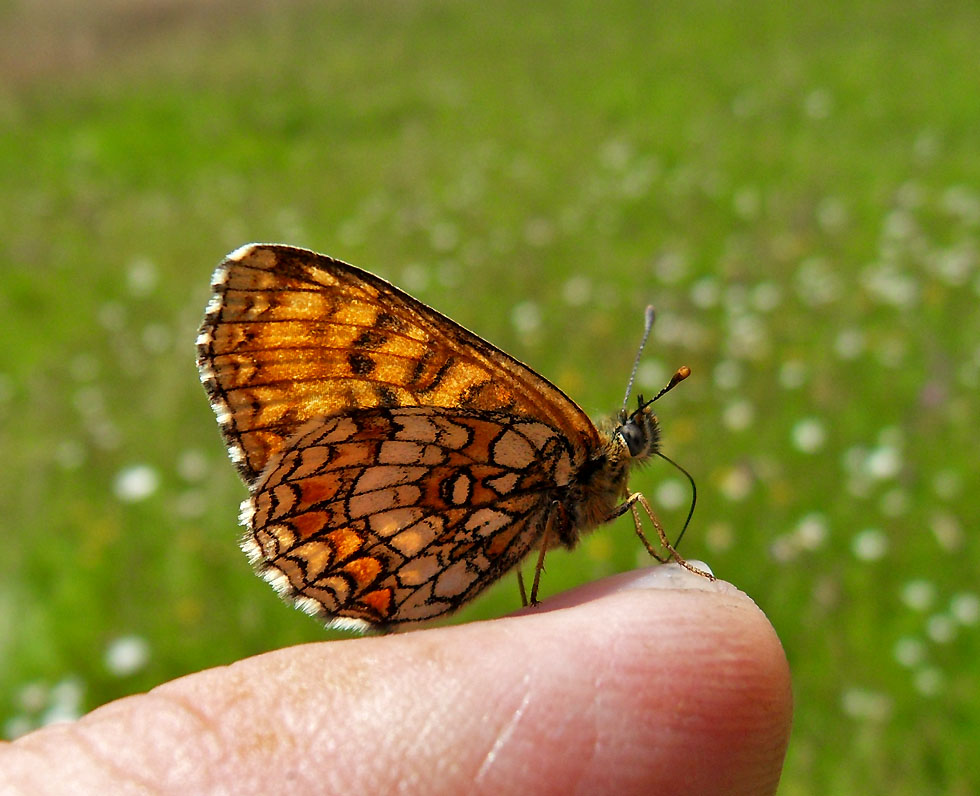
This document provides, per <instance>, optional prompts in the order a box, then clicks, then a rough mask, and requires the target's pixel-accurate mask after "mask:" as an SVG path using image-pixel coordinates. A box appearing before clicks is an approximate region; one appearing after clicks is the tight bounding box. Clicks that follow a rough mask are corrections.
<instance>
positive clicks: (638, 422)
mask: <svg viewBox="0 0 980 796" xmlns="http://www.w3.org/2000/svg"><path fill="white" fill-rule="evenodd" d="M638 397H639V401H638V403H637V407H636V411H635V412H633V413H632V414H630V415H628V414H627V413H626V412H625V411H624V412H620V414H619V423H618V425H617V426H616V435H618V436H619V437H621V438H622V440H623V442H624V443H625V444H626V448H627V450H629V453H630V458H631V459H633V460H634V461H637V462H642V461H644V460H645V459H647V458H649V457H650V456H652V455H653V454H655V453H657V452H658V451H659V450H660V424H659V423H658V421H657V416H656V415H655V414H654V413H653V408H652V407H651V404H652V403H653V401H644V400H643V396H638Z"/></svg>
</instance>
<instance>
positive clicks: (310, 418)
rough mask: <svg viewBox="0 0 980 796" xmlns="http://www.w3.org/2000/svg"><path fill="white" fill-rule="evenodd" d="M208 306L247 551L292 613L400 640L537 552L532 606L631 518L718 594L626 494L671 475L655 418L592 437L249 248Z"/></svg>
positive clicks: (545, 387) (273, 255) (494, 371)
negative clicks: (555, 557) (551, 581)
mask: <svg viewBox="0 0 980 796" xmlns="http://www.w3.org/2000/svg"><path fill="white" fill-rule="evenodd" d="M212 286H213V288H214V295H213V297H212V298H211V301H210V303H209V304H208V308H207V313H206V315H205V317H204V322H203V324H202V326H201V330H200V333H199V335H198V338H197V363H198V367H199V368H200V372H201V381H202V382H203V384H204V386H205V388H206V390H207V392H208V395H209V397H210V399H211V405H212V407H213V408H214V411H215V414H216V415H217V418H218V424H219V426H220V427H221V431H222V434H223V436H224V438H225V442H226V443H227V445H228V451H229V455H230V456H231V459H232V461H233V462H234V463H235V464H236V466H237V467H238V471H239V473H240V474H241V476H242V479H243V480H244V481H245V483H246V485H247V486H248V488H249V492H250V497H249V498H248V499H247V500H245V501H244V502H243V503H242V512H241V520H242V524H243V525H244V526H245V527H246V529H247V531H246V533H245V536H244V539H243V541H242V548H243V549H244V551H245V552H246V554H247V555H248V557H249V560H250V561H251V562H252V563H253V565H255V567H256V568H257V570H258V572H259V573H260V574H262V575H263V576H264V577H265V579H266V580H268V581H269V582H270V583H271V584H272V585H273V586H274V587H275V589H276V590H277V591H278V592H279V593H280V594H281V595H282V596H283V598H284V599H286V600H287V601H290V602H293V603H295V604H296V605H298V606H299V607H300V608H302V609H303V610H305V611H307V612H308V613H310V614H313V615H315V616H318V617H320V618H321V619H323V620H324V621H325V622H327V623H328V624H329V625H332V626H336V627H346V628H357V629H365V628H369V627H374V628H379V629H392V628H393V627H395V626H398V625H402V624H403V623H411V622H419V621H423V620H427V619H431V618H433V617H436V616H440V615H442V614H446V613H448V612H450V611H453V610H455V609H456V608H458V607H459V606H461V605H462V604H463V603H465V602H467V601H468V600H470V599H472V598H473V597H474V596H476V595H477V594H478V593H479V592H480V591H482V590H483V589H485V588H486V587H487V586H489V585H490V584H491V583H493V582H494V581H495V580H497V579H498V578H499V577H501V576H502V575H503V574H504V573H505V572H507V571H509V570H511V569H513V568H514V567H515V566H516V565H517V564H519V563H520V561H521V560H523V559H524V558H525V557H526V556H527V555H528V553H530V552H531V551H532V550H534V549H537V550H538V551H539V554H538V559H537V566H536V569H535V574H534V582H533V585H532V588H531V603H532V604H533V603H535V602H536V601H537V591H538V584H539V579H540V574H541V571H542V569H543V563H544V554H545V552H546V551H547V550H548V549H549V548H553V547H557V546H564V547H569V548H570V547H573V546H574V545H575V543H576V542H577V541H578V539H579V537H580V536H581V535H582V534H583V533H586V532H588V531H590V530H592V529H593V528H595V527H596V526H597V525H600V524H602V523H605V522H607V521H609V520H611V519H613V518H614V517H618V516H620V515H621V514H624V513H625V512H627V511H630V512H632V515H633V519H634V523H635V526H636V532H637V534H638V535H639V537H640V539H641V540H642V541H643V544H644V545H645V547H646V548H647V550H648V551H649V552H650V554H651V555H652V556H654V557H655V558H657V559H658V560H661V561H663V560H666V559H663V558H660V557H659V556H658V555H657V554H656V552H655V551H654V549H653V548H652V546H651V545H650V543H649V542H648V541H647V539H646V537H645V536H644V535H643V531H642V528H641V522H640V514H639V510H638V506H639V507H642V508H643V510H644V511H645V513H646V514H647V515H648V516H649V517H650V519H651V521H652V522H653V525H654V527H655V528H656V530H657V534H658V536H659V539H660V543H661V544H662V545H663V547H664V549H665V550H666V551H668V553H669V555H670V557H671V558H673V559H674V560H675V561H678V562H679V563H681V564H683V565H684V566H686V567H687V568H688V569H691V570H693V571H695V572H698V573H699V574H703V575H706V576H707V577H711V576H710V575H708V573H704V572H701V571H700V570H698V569H696V568H695V567H693V566H691V565H689V564H687V563H686V562H685V561H684V560H683V559H682V558H681V557H680V556H679V555H678V554H677V552H676V551H675V550H674V548H673V546H672V545H671V544H670V542H669V541H668V539H667V537H666V534H665V533H664V531H663V528H662V526H661V525H660V522H659V521H658V520H657V518H656V515H655V514H654V512H653V510H652V508H651V507H650V504H649V503H648V502H647V500H646V499H645V498H644V497H643V496H642V495H641V494H639V493H630V492H629V490H628V488H627V476H628V473H629V469H630V467H631V466H632V465H634V464H636V463H637V462H641V461H643V460H645V459H647V458H648V457H649V456H650V455H652V454H658V455H661V456H662V455H663V454H660V452H659V449H658V444H659V428H658V425H657V418H656V417H655V416H654V414H653V412H652V410H651V407H650V404H651V403H653V401H647V402H644V401H643V399H642V398H641V399H640V400H639V404H638V407H637V409H636V411H634V412H633V413H632V414H627V412H626V410H625V404H624V409H623V411H622V412H620V413H619V416H618V418H617V419H616V421H615V424H614V425H613V426H612V427H611V428H610V429H609V430H608V431H600V430H599V429H597V428H596V427H595V426H594V425H593V424H592V422H591V421H590V420H589V418H588V417H587V416H586V415H585V413H584V412H583V411H582V410H581V409H580V408H579V407H578V406H577V405H576V404H575V403H574V402H573V401H572V400H571V399H570V398H569V397H568V396H566V395H565V394H564V393H563V392H562V391H561V390H559V389H558V388H557V387H555V386H554V385H553V384H551V383H550V382H548V381H547V380H546V379H544V378H542V377H541V376H539V375H538V374H537V373H535V372H534V371H532V370H531V369H530V368H528V367H527V366H525V365H523V364H521V363H520V362H518V361H517V360H515V359H514V358H512V357H510V356H508V355H507V354H505V353H504V352H503V351H501V350H499V349H497V348H495V347H494V346H492V345H491V344H490V343H488V342H486V341H485V340H482V339H481V338H479V337H477V336H476V335H474V334H472V333H471V332H468V331H467V330H465V329H463V328H462V327H461V326H459V325H458V324H456V323H454V322H453V321H451V320H450V319H449V318H446V317H445V316H443V315H440V314H439V313H438V312H436V311H435V310H433V309H431V308H429V307H427V306H425V305H424V304H422V303H420V302H418V301H416V300H415V299H413V298H411V297H410V296H408V295H406V294H405V293H403V292H402V291H400V290H399V289H398V288H396V287H394V286H393V285H391V284H389V283H388V282H385V281H384V280H382V279H379V278H378V277H376V276H374V275H372V274H369V273H367V272H366V271H362V270H360V269H358V268H355V267H354V266H352V265H347V264H346V263H342V262H340V261H338V260H333V259H331V258H329V257H326V256H324V255H321V254H316V253H315V252H312V251H307V250H305V249H298V248H293V247H290V246H281V245H259V244H250V245H248V246H243V247H242V248H240V249H238V250H237V251H235V252H233V253H232V254H230V255H229V256H228V257H227V258H226V259H225V260H224V262H222V263H221V265H219V266H218V269H217V270H216V271H215V274H214V278H213V285H212ZM652 320H653V314H652V310H650V311H648V323H647V330H646V332H647V334H649V328H650V324H652ZM645 341H646V336H644V342H645ZM641 350H642V349H641ZM634 373H635V366H634ZM689 374H690V370H689V369H687V368H681V369H679V370H678V371H677V373H676V374H675V375H674V377H673V378H672V379H671V381H670V383H669V384H668V385H667V387H665V388H664V389H663V390H662V391H661V392H660V393H659V394H658V395H657V396H656V398H659V397H660V395H663V394H664V393H665V392H667V390H669V389H670V388H672V387H673V386H674V385H675V384H677V383H678V382H680V381H681V380H683V379H684V378H686V377H687V376H688V375H689ZM630 381H631V383H632V378H631V380H630ZM628 394H629V391H628V390H627V396H628ZM656 398H654V400H656ZM664 458H666V457H664ZM685 474H686V473H685ZM688 477H690V476H688ZM692 484H693V482H692ZM691 508H692V511H693V503H692V507H691ZM688 519H690V517H689V518H688ZM685 527H686V525H685ZM521 592H522V596H523V595H524V593H525V592H524V587H523V582H521ZM525 603H526V599H525Z"/></svg>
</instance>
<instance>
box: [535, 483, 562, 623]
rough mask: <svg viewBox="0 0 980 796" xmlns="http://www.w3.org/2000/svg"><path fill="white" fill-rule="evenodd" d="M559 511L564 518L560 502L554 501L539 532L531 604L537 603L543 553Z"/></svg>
mask: <svg viewBox="0 0 980 796" xmlns="http://www.w3.org/2000/svg"><path fill="white" fill-rule="evenodd" d="M559 513H561V517H562V519H563V520H565V514H564V510H563V509H562V506H561V504H560V503H557V502H556V503H555V504H554V508H553V510H552V511H550V512H548V520H547V522H545V526H544V533H543V534H541V542H540V545H541V549H540V550H539V551H538V561H537V563H536V564H535V565H534V580H533V581H532V583H531V602H530V604H531V605H537V604H538V586H539V585H540V583H541V573H542V572H544V555H545V553H547V552H548V548H549V547H550V546H551V537H552V535H553V534H554V524H555V518H556V516H557V515H558V514H559Z"/></svg>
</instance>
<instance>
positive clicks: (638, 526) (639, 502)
mask: <svg viewBox="0 0 980 796" xmlns="http://www.w3.org/2000/svg"><path fill="white" fill-rule="evenodd" d="M637 506H642V507H643V510H644V511H645V512H646V515H647V516H648V517H649V518H650V522H652V523H653V527H654V528H655V529H656V531H657V537H658V538H659V540H660V544H661V546H662V547H663V549H664V550H666V551H667V552H668V553H669V554H670V555H669V556H668V557H667V558H661V557H660V556H659V555H657V552H656V551H655V550H654V549H653V545H651V544H650V541H649V540H648V539H647V537H646V535H645V534H644V533H643V521H642V519H641V517H640V511H639V509H638V508H637ZM627 508H628V509H629V511H630V513H631V514H632V515H633V527H634V529H635V530H636V535H637V536H639V537H640V541H641V542H642V543H643V546H644V547H645V548H646V551H647V552H648V553H649V554H650V555H651V556H652V557H653V558H655V559H657V561H659V562H661V563H665V562H666V561H669V560H671V559H672V560H674V561H676V562H677V563H678V564H680V565H681V566H682V567H684V569H687V570H690V571H691V572H693V573H694V574H695V575H701V576H702V577H705V578H707V579H708V580H715V576H714V575H712V574H711V573H710V572H705V571H704V570H703V569H698V568H697V567H696V566H694V565H693V564H688V563H687V561H685V560H684V558H683V557H682V556H681V554H680V553H678V552H677V551H676V550H675V549H674V546H673V545H672V544H671V543H670V539H668V538H667V533H666V531H664V526H663V525H661V524H660V519H659V518H658V517H657V515H656V513H655V512H654V510H653V507H652V506H651V505H650V501H648V500H647V499H646V498H645V497H644V496H643V495H642V494H641V493H640V492H634V493H633V494H631V495H630V496H629V497H628V498H627V499H626V502H625V503H623V505H622V506H619V507H618V508H617V511H616V515H615V516H619V515H620V514H623V513H624V512H625V511H626V509H627Z"/></svg>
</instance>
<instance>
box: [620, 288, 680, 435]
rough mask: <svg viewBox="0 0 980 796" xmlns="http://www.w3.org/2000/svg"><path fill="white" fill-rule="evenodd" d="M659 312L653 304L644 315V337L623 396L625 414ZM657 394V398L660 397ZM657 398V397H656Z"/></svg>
mask: <svg viewBox="0 0 980 796" xmlns="http://www.w3.org/2000/svg"><path fill="white" fill-rule="evenodd" d="M656 317H657V313H656V311H655V310H654V309H653V305H652V304H648V305H647V309H646V312H645V313H644V315H643V339H642V340H641V341H640V350H639V351H637V352H636V359H635V360H633V370H632V371H631V372H630V380H629V382H628V383H627V384H626V395H625V396H623V414H624V415H625V414H626V407H627V405H628V404H629V400H630V393H631V392H633V380H634V379H635V378H636V371H637V369H638V368H639V367H640V357H641V356H643V349H644V348H646V345H647V340H649V339H650V331H651V330H652V329H653V321H654V319H656ZM672 386H673V385H668V386H667V387H666V388H665V389H664V390H662V391H661V393H660V395H663V394H664V393H665V392H667V390H669V389H670V388H671V387H672ZM660 395H658V396H657V398H659V397H660ZM654 400H656V398H655V399H654Z"/></svg>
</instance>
